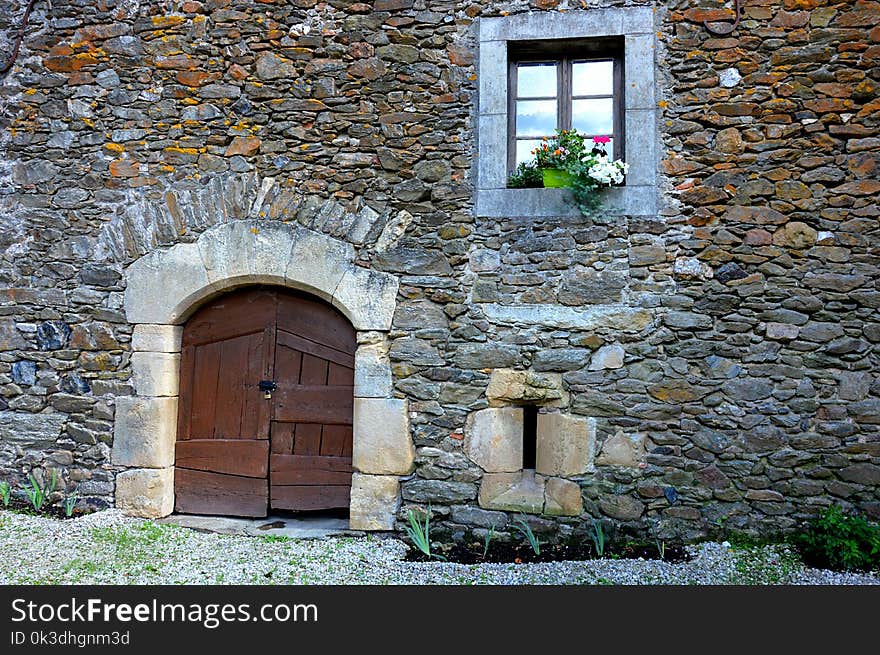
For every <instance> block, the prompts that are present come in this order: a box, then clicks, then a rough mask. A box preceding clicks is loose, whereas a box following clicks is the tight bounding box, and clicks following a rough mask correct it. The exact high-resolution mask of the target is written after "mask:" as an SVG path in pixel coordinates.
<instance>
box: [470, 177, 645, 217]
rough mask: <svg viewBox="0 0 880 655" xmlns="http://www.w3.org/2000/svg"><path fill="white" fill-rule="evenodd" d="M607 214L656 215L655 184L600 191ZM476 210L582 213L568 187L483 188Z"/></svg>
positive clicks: (538, 214)
mask: <svg viewBox="0 0 880 655" xmlns="http://www.w3.org/2000/svg"><path fill="white" fill-rule="evenodd" d="M600 194H601V196H602V207H601V209H599V210H598V213H600V214H602V213H604V214H605V215H607V216H652V215H656V214H657V188H656V187H655V186H629V185H628V186H622V187H613V188H611V189H605V190H603V191H600ZM476 214H477V216H480V217H485V218H513V217H534V218H548V217H554V216H558V217H570V216H580V215H581V213H580V211H579V210H578V208H577V207H575V206H574V204H573V203H572V201H571V191H569V190H568V189H507V188H501V189H479V190H478V191H477V204H476Z"/></svg>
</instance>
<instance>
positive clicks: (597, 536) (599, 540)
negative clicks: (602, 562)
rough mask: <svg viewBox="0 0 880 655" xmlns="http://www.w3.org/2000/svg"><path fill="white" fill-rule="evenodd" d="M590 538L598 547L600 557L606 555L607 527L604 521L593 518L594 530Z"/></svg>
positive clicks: (597, 552) (597, 551)
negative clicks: (603, 523)
mask: <svg viewBox="0 0 880 655" xmlns="http://www.w3.org/2000/svg"><path fill="white" fill-rule="evenodd" d="M590 539H592V540H593V546H594V547H595V548H596V555H597V556H598V557H604V556H605V528H604V526H603V525H602V521H598V520H596V519H593V530H592V532H590Z"/></svg>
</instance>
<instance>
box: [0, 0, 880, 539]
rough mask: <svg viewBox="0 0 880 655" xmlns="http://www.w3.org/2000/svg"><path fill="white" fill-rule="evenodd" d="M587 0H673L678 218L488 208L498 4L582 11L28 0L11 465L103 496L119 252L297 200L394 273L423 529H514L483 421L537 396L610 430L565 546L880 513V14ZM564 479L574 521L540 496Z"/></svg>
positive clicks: (4, 468)
mask: <svg viewBox="0 0 880 655" xmlns="http://www.w3.org/2000/svg"><path fill="white" fill-rule="evenodd" d="M10 4H11V5H12V6H13V7H14V8H15V10H14V11H11V12H3V15H2V16H0V29H2V32H3V34H5V35H7V36H6V37H5V38H7V39H8V38H10V37H9V35H11V34H12V32H13V26H17V22H16V21H17V20H18V19H19V17H20V16H21V13H22V11H23V7H24V4H25V3H24V2H23V0H16V2H12V3H10ZM588 4H589V5H590V6H591V7H592V6H611V5H614V6H625V5H627V6H628V5H639V4H641V5H645V4H648V5H656V13H655V16H656V19H655V21H656V23H655V24H656V31H657V43H656V46H657V50H656V64H657V79H658V81H659V92H660V96H661V100H660V102H659V106H660V109H661V118H660V122H659V130H660V133H661V137H662V162H661V171H660V172H661V174H662V175H661V183H660V186H659V194H660V206H661V207H662V209H661V211H660V212H659V213H658V215H656V216H648V217H644V216H642V217H613V218H612V217H608V218H606V220H597V221H595V222H593V221H587V220H585V219H582V218H573V217H561V218H560V217H557V218H539V219H537V218H522V217H518V216H517V208H514V207H512V208H511V216H510V217H508V218H503V219H496V218H492V219H487V218H480V217H478V216H475V215H474V211H473V201H474V170H475V166H474V164H475V161H476V159H477V156H478V155H479V156H487V155H489V154H491V153H485V152H479V153H478V147H477V143H476V138H475V115H476V114H475V108H476V103H477V102H478V98H477V93H476V89H477V79H478V78H477V75H478V72H479V71H477V70H476V66H475V61H476V51H475V48H476V42H477V41H476V31H475V29H476V21H478V19H479V18H480V17H489V16H499V15H503V14H505V13H517V12H524V11H561V10H572V11H574V10H580V3H574V5H577V6H574V5H570V4H569V3H568V2H567V1H566V2H562V3H558V2H556V1H555V0H534V2H532V3H531V5H530V4H529V3H526V2H509V3H507V2H505V3H502V2H452V1H449V2H443V1H440V0H437V1H432V2H425V1H424V0H375V2H373V3H352V2H350V1H349V0H338V1H337V0H333V1H332V2H329V3H323V2H322V3H316V2H315V1H314V0H295V1H294V2H289V1H288V0H284V1H283V2H282V1H280V0H279V1H277V2H271V1H266V0H263V1H261V2H259V3H252V2H232V1H227V0H206V1H205V2H198V1H195V0H186V1H177V0H165V1H160V0H153V1H141V2H137V1H124V2H108V3H91V2H70V1H65V0H54V1H53V3H52V9H51V11H49V10H48V9H47V7H46V4H45V3H43V2H42V1H41V0H38V2H37V5H36V9H35V11H34V13H33V15H32V18H31V27H30V28H29V30H28V36H27V38H26V40H25V43H24V46H23V48H22V53H21V56H20V58H19V61H18V62H17V64H16V66H15V68H14V69H13V71H12V72H11V73H9V74H7V75H6V77H5V78H4V79H3V80H2V82H0V121H2V124H0V127H2V131H0V150H2V151H3V156H2V157H0V255H2V256H0V287H2V289H0V395H2V400H0V475H2V477H10V476H12V477H17V478H19V479H21V478H22V477H23V476H25V475H26V473H27V472H28V471H30V470H31V469H32V468H33V469H37V470H40V469H44V468H47V467H49V468H57V469H59V470H60V471H61V472H62V474H63V476H64V479H65V481H66V483H67V484H68V485H69V486H70V487H71V488H72V487H76V488H78V489H79V491H80V495H81V496H82V497H83V498H84V499H86V500H85V501H84V502H88V503H90V504H92V505H95V506H102V505H104V504H107V503H112V502H113V494H114V480H115V474H116V473H117V471H118V467H114V466H113V465H112V464H111V463H110V457H109V454H110V446H111V445H112V433H113V415H114V407H115V399H116V398H118V397H120V396H125V395H130V394H131V393H132V388H131V384H130V375H131V366H130V363H129V359H130V351H131V349H130V337H131V327H130V325H128V324H127V322H126V317H125V314H124V308H123V306H122V298H123V292H124V288H123V285H124V281H123V278H122V272H123V270H124V269H125V267H126V266H127V265H129V264H130V263H131V262H133V261H134V260H136V259H138V258H139V257H140V256H142V255H144V254H146V253H149V252H151V251H153V250H155V249H156V248H158V247H162V246H169V245H172V244H174V243H177V242H193V241H195V240H196V238H197V237H198V235H199V234H201V233H203V232H204V231H205V230H207V229H208V228H209V227H211V226H212V225H215V224H217V223H221V222H225V221H231V220H237V219H249V220H258V221H259V220H265V221H296V222H298V223H300V224H302V225H303V226H304V227H306V228H308V229H310V230H314V231H317V232H322V233H325V234H328V235H331V236H333V237H335V238H337V239H340V240H342V241H347V242H348V243H350V244H352V245H353V246H354V247H355V248H356V251H357V263H358V264H360V265H362V266H366V267H370V268H373V269H375V270H378V271H385V272H389V273H393V274H395V275H397V276H399V277H400V290H399V294H398V309H397V312H396V314H395V316H394V321H393V326H392V331H391V332H390V335H389V336H390V357H391V362H392V370H393V375H394V380H393V384H394V393H395V395H397V396H398V397H400V398H407V399H408V400H409V407H410V422H411V430H412V438H413V440H414V444H415V447H416V470H415V472H414V474H413V475H412V476H411V477H409V478H407V479H405V481H404V482H403V485H402V490H403V491H402V494H403V503H402V504H401V507H400V511H399V519H400V520H401V521H402V520H404V519H405V516H406V512H407V510H408V509H409V508H410V507H412V506H413V505H419V506H424V505H426V504H428V503H429V502H430V504H431V506H432V510H433V511H434V512H435V513H436V515H437V516H436V520H435V525H436V526H437V531H438V532H437V533H438V535H439V536H441V537H455V538H461V537H463V536H464V535H466V534H467V533H468V532H474V531H475V533H476V534H477V535H479V534H480V530H484V529H486V528H488V527H489V526H496V527H497V528H498V529H499V531H500V532H502V533H504V532H505V526H506V525H507V523H508V521H509V520H510V518H511V517H512V516H514V515H515V514H514V512H513V511H512V510H513V509H515V506H514V505H506V507H508V509H506V510H504V511H501V510H499V509H493V508H491V507H492V502H491V501H484V503H483V504H484V505H488V506H489V508H487V507H481V506H480V497H481V484H483V483H484V482H485V478H486V475H487V471H486V469H484V468H482V467H481V466H480V464H479V463H478V461H483V460H480V459H479V456H476V460H475V459H474V453H472V452H469V450H468V449H466V448H465V444H466V443H468V439H469V438H470V435H468V434H466V431H467V430H466V425H469V424H472V423H473V421H474V418H472V417H474V416H475V415H476V414H477V413H478V412H480V411H482V410H485V409H487V408H489V407H490V406H491V407H494V408H504V407H514V406H516V405H519V404H523V403H527V404H536V405H539V406H540V407H541V412H542V415H546V416H550V415H556V418H549V419H544V420H543V422H544V424H545V425H558V424H560V422H562V423H564V422H565V421H566V420H572V421H575V422H577V421H578V420H579V419H583V420H585V421H591V420H592V419H595V446H594V450H593V452H591V453H589V461H588V463H587V470H586V471H585V472H581V471H571V472H570V475H563V476H561V477H559V476H555V477H554V476H549V479H551V480H552V479H557V480H560V481H562V482H554V483H553V486H554V491H553V493H550V494H549V495H548V494H547V493H546V489H545V500H544V506H543V507H541V508H540V509H541V510H542V511H544V512H545V514H544V515H543V516H542V517H540V518H539V517H537V516H535V517H534V518H532V519H530V521H531V523H532V525H533V527H534V528H535V529H536V531H544V532H546V533H547V534H548V535H550V534H553V535H562V536H565V535H568V534H571V533H574V532H582V531H583V530H585V529H586V528H587V527H588V525H589V520H588V519H589V517H596V518H605V519H608V520H609V524H614V525H615V526H617V527H619V528H620V529H621V530H622V531H624V532H627V533H633V534H642V535H648V534H651V535H659V536H663V537H672V536H676V537H684V538H696V537H698V536H700V535H702V534H705V533H707V532H709V531H711V530H712V529H714V528H715V527H717V526H719V525H723V526H726V527H730V528H734V529H749V530H758V531H765V532H766V531H774V530H778V529H789V528H791V527H792V526H793V525H794V524H795V522H796V521H798V520H799V519H801V518H803V517H806V516H809V515H811V514H813V513H815V512H816V511H817V508H819V507H821V506H823V505H826V504H828V503H830V502H842V503H844V504H846V505H853V506H856V507H858V508H859V509H861V510H863V511H866V512H868V513H869V514H871V515H873V516H875V517H880V432H878V425H880V381H878V378H877V369H878V366H877V357H878V346H877V344H878V342H880V324H878V320H877V309H878V307H880V292H878V289H877V274H878V269H877V266H878V262H877V255H876V244H877V214H878V207H877V199H878V194H880V183H878V182H877V170H876V163H877V159H878V156H880V155H878V152H880V138H878V135H877V132H878V129H877V115H878V111H877V110H878V108H880V106H878V100H877V99H876V95H877V93H876V89H877V85H878V83H880V80H878V64H877V60H878V56H880V32H878V28H877V27H876V25H877V24H878V22H880V3H877V2H863V1H857V2H850V1H847V2H835V1H833V0H827V1H823V0H783V1H782V2H780V1H778V0H750V1H749V2H748V3H745V4H746V5H747V6H746V7H745V9H744V13H745V15H744V20H743V23H742V24H741V26H740V28H739V29H738V30H737V31H736V32H735V33H734V34H733V35H732V36H727V37H718V36H713V35H712V34H710V33H709V32H708V31H707V30H706V29H704V27H703V26H702V21H703V20H730V18H731V12H730V11H729V10H725V9H723V8H722V5H723V3H721V2H715V1H713V0H672V1H670V2H663V3H650V2H641V3H638V2H622V1H621V2H601V1H600V2H590V3H588ZM589 10H590V9H586V11H589ZM2 50H3V51H4V52H6V51H8V50H9V48H3V49H2ZM628 156H630V157H637V156H638V153H628ZM499 370H501V371H500V372H499ZM517 372H518V373H517ZM518 375H522V376H524V377H525V378H528V379H526V380H525V382H523V380H519V381H518V382H517V381H516V380H514V383H512V385H507V386H508V387H510V386H512V387H514V390H513V391H509V390H508V391H507V392H505V391H504V389H503V388H502V387H504V385H503V384H502V382H503V380H502V382H499V381H498V380H499V379H501V378H503V377H504V376H508V378H507V379H508V381H510V379H511V378H516V377H517V376H518ZM499 376H501V377H499ZM493 379H495V380H496V390H495V391H493V392H492V393H489V385H490V381H491V380H493ZM517 385H518V386H517ZM498 389H501V391H498ZM496 391H497V393H496ZM469 417H471V418H470V421H469ZM560 417H562V418H560ZM557 431H558V429H557ZM483 464H484V465H485V462H483ZM504 473H505V472H503V471H502V472H495V473H493V472H491V471H489V472H488V474H489V475H503V474H504ZM572 482H573V483H574V484H576V485H578V486H579V487H580V490H581V497H580V499H579V500H580V501H581V504H582V508H583V513H582V514H580V515H578V516H567V517H566V516H561V517H555V516H550V514H557V513H559V512H557V511H556V510H555V509H554V508H555V507H557V506H559V505H560V502H561V504H562V505H564V506H566V507H569V508H571V507H574V506H576V503H575V502H574V501H573V499H572V498H571V495H570V493H569V492H568V491H567V490H568V489H570V488H571V487H570V485H569V484H568V483H572ZM537 483H538V484H545V485H546V484H547V483H546V481H543V480H539V481H537ZM563 483H565V484H563ZM557 492H558V493H557ZM377 493H379V492H377ZM380 495H381V494H380ZM386 495H387V494H386ZM490 495H492V494H485V493H484V494H482V496H483V497H484V498H486V497H488V496H490ZM551 497H552V499H553V500H552V502H551V500H550V499H551ZM383 498H384V497H383ZM528 498H531V499H532V500H530V501H529V502H530V503H532V504H531V505H529V504H523V505H522V507H523V508H524V509H526V508H531V509H532V510H534V511H538V509H539V508H536V507H535V505H534V503H535V502H537V501H535V500H534V499H535V498H537V496H536V495H535V494H531V495H529V496H528ZM383 502H388V499H387V498H386V499H384V501H383ZM551 509H552V510H553V511H549V510H551ZM563 513H564V512H563ZM401 525H402V523H398V527H400V526H401Z"/></svg>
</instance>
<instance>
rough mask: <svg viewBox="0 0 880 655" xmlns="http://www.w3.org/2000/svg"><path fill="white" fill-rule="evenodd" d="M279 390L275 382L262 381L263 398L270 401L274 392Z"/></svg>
mask: <svg viewBox="0 0 880 655" xmlns="http://www.w3.org/2000/svg"><path fill="white" fill-rule="evenodd" d="M277 388H278V385H277V384H276V383H275V380H260V391H262V392H263V398H265V399H266V400H269V399H270V398H271V397H272V392H273V391H275V389H277Z"/></svg>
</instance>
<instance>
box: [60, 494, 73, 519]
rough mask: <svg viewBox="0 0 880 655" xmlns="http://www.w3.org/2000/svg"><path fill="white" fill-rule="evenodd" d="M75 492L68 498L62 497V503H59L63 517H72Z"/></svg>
mask: <svg viewBox="0 0 880 655" xmlns="http://www.w3.org/2000/svg"><path fill="white" fill-rule="evenodd" d="M76 498H77V495H76V492H75V491H74V492H73V493H72V494H70V495H69V496H65V497H64V501H63V502H62V503H61V506H62V507H63V508H64V516H66V517H67V518H70V517H71V516H73V510H74V508H75V507H76Z"/></svg>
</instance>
